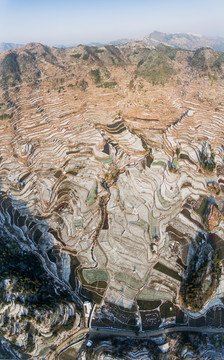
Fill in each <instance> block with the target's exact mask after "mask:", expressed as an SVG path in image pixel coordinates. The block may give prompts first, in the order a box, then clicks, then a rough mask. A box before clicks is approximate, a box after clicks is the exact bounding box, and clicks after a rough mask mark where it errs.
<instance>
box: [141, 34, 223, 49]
mask: <svg viewBox="0 0 224 360" xmlns="http://www.w3.org/2000/svg"><path fill="white" fill-rule="evenodd" d="M143 41H144V43H146V44H147V45H149V46H157V45H158V44H161V43H162V44H165V45H169V46H172V47H174V48H181V49H186V50H196V49H199V48H201V47H210V48H212V49H214V50H217V51H224V38H219V37H206V36H202V35H197V34H186V33H176V34H167V33H162V32H159V31H154V32H152V33H151V34H150V35H148V36H146V37H145V38H144V39H143Z"/></svg>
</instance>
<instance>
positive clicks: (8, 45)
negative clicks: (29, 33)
mask: <svg viewBox="0 0 224 360" xmlns="http://www.w3.org/2000/svg"><path fill="white" fill-rule="evenodd" d="M20 46H23V44H14V43H4V42H2V43H0V54H1V53H3V52H4V51H6V50H9V49H14V48H17V47H20Z"/></svg>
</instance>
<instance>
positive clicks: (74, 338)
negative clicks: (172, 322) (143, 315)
mask: <svg viewBox="0 0 224 360" xmlns="http://www.w3.org/2000/svg"><path fill="white" fill-rule="evenodd" d="M172 332H197V333H206V334H224V328H209V327H190V326H188V327H187V326H174V327H170V328H161V329H157V330H147V331H142V332H134V331H131V330H117V329H110V328H83V329H80V330H79V331H77V332H76V333H74V334H73V335H71V336H70V337H69V338H68V339H66V340H65V341H64V342H62V343H61V344H60V345H59V346H58V347H57V349H56V350H55V351H54V352H53V353H52V354H51V355H50V357H49V360H59V359H60V355H61V354H62V353H63V352H64V351H66V350H67V349H68V348H69V347H71V346H73V345H75V344H77V343H78V342H80V341H82V340H84V339H85V338H86V336H87V334H88V336H89V338H90V339H91V338H93V337H94V336H99V337H100V336H102V337H105V336H119V337H130V338H135V339H148V338H152V337H154V336H161V335H165V334H170V333H172Z"/></svg>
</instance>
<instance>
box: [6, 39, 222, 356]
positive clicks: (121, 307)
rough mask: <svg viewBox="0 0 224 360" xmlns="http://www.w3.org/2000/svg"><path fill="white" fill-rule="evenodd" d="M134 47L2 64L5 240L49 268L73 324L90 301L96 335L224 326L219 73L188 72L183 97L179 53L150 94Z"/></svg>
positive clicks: (27, 54) (39, 51)
mask: <svg viewBox="0 0 224 360" xmlns="http://www.w3.org/2000/svg"><path fill="white" fill-rule="evenodd" d="M133 46H134V45H133ZM135 46H136V47H137V50H138V51H139V54H141V52H142V53H143V50H142V46H141V45H140V44H137V45H136V44H135ZM129 47H130V45H127V46H126V48H125V47H124V48H120V49H117V48H115V47H106V48H105V49H104V51H103V52H96V49H95V48H88V47H80V48H75V49H68V50H57V49H51V50H50V49H49V48H46V47H43V46H42V45H40V44H36V45H35V44H29V45H27V47H25V48H22V49H21V50H15V53H14V52H8V53H6V54H3V55H1V58H0V61H1V64H0V70H1V72H0V75H1V78H2V81H3V80H4V82H2V86H1V94H0V95H1V104H0V116H1V120H0V156H1V159H0V161H1V163H0V164H1V166H0V191H1V199H0V208H1V217H0V221H1V228H5V229H6V230H4V231H5V232H6V233H7V236H8V237H9V238H13V239H14V241H15V242H16V243H17V244H18V246H19V249H20V251H21V253H23V252H25V254H26V253H29V254H34V255H35V257H36V258H38V261H39V262H40V263H41V264H42V265H41V266H42V271H43V272H45V273H46V274H48V276H49V277H50V278H51V281H52V284H54V285H52V287H55V294H54V295H53V294H52V295H51V296H52V297H54V296H56V297H57V296H58V298H57V304H56V306H58V307H59V309H60V312H61V314H62V315H61V317H63V316H64V320H63V321H64V322H63V321H62V322H61V324H62V323H63V324H64V325H65V326H66V321H67V320H68V318H69V316H71V318H72V319H73V320H75V319H74V318H73V317H74V316H75V312H76V311H77V312H80V315H81V319H82V321H84V319H83V312H82V307H83V302H84V301H90V302H91V304H92V305H91V306H92V310H91V312H90V314H88V316H87V319H86V321H87V323H88V326H92V327H101V326H102V327H108V326H109V327H116V328H119V329H127V328H129V329H133V330H135V331H137V330H139V329H140V330H146V329H153V328H158V327H159V326H160V327H161V326H165V325H170V324H175V323H178V324H184V325H186V326H187V325H188V324H192V323H194V324H196V325H195V326H204V325H205V323H206V324H208V325H211V326H224V323H223V320H222V318H223V311H224V305H223V298H224V287H223V280H224V277H223V276H224V275H223V257H224V252H223V248H224V246H223V245H224V243H223V241H224V240H223V239H224V220H223V215H224V201H223V191H224V186H223V184H224V147H223V143H224V104H223V102H222V100H221V99H222V95H223V85H222V81H221V80H220V79H221V78H220V77H221V75H220V74H218V73H217V74H216V75H217V79H216V82H215V80H214V79H213V80H214V81H213V82H212V81H211V77H209V76H208V74H201V73H200V74H199V73H196V72H195V73H193V75H192V74H191V71H190V70H189V69H188V67H187V66H186V69H188V70H186V69H185V68H180V69H179V74H183V73H184V72H187V71H188V72H187V74H185V78H186V79H187V80H186V83H185V84H184V85H183V84H181V85H180V84H179V83H178V76H177V75H175V74H176V73H175V72H176V71H177V69H178V64H179V60H180V59H182V58H183V59H184V61H185V62H186V61H187V57H186V56H185V53H184V52H182V51H181V50H180V51H179V53H178V54H177V55H176V56H177V58H176V60H173V61H174V63H173V66H174V68H175V69H176V70H175V72H173V78H172V79H171V80H166V82H167V83H166V82H165V83H164V84H155V83H153V84H152V83H150V80H149V78H147V79H145V77H144V74H145V70H144V74H142V73H141V72H140V67H141V64H140V65H139V61H140V59H139V57H136V58H134V51H137V50H136V48H135V47H134V48H132V49H131V48H129ZM147 51H150V50H149V49H148V50H147ZM206 51H207V50H206ZM214 53H215V55H214V54H213V55H214V56H216V55H217V53H216V52H214ZM12 54H14V56H13V57H12ZM79 54H81V55H80V56H79ZM96 54H97V55H96ZM85 55H86V56H85ZM87 55H88V56H87ZM135 55H136V54H135ZM188 55H189V56H193V54H192V53H190V54H188ZM84 56H85V58H84ZM139 56H140V55H139ZM33 57H35V61H33V62H32V61H31V60H30V59H31V58H32V59H33ZM111 57H113V59H114V62H115V63H113V61H112V60H111ZM26 58H28V60H29V61H28V60H26ZM80 59H82V62H81V60H80ZM85 59H86V60H85ZM133 59H134V60H133ZM178 59H179V60H178ZM145 61H146V60H145ZM147 61H149V59H148V60H147ZM169 61H171V60H169ZM16 64H17V65H18V66H17V65H16ZM6 65H7V66H6ZM28 65H29V66H30V67H28ZM7 67H9V70H10V71H9V75H7V76H6V70H7ZM136 69H138V71H137V70H136ZM38 71H39V72H40V74H39V73H38ZM136 71H137V72H136ZM195 71H196V70H195ZM197 71H198V70H197ZM136 74H137V75H136ZM134 75H135V77H134ZM191 76H192V78H191ZM199 77H200V79H199ZM132 80H133V82H132V83H131V84H130V82H131V81H132ZM199 80H200V81H199ZM169 81H170V82H169ZM202 81H203V82H204V86H203V87H202V90H200V89H201V82H202ZM108 83H109V84H111V83H113V86H112V85H108ZM133 83H134V84H135V85H133ZM174 83H175V84H174ZM106 84H107V85H106ZM178 84H179V85H178ZM199 85H200V87H199ZM133 86H134V89H133V88H132V87H133ZM216 93H217V94H218V95H217V98H216ZM181 94H182V95H181ZM196 94H197V95H196ZM6 233H4V234H3V233H2V236H3V235H4V236H6ZM10 271H11V270H10ZM10 274H11V273H8V275H9V280H10V279H11V278H10V276H11V275H10ZM4 281H5V280H4ZM10 281H11V280H10ZM1 286H2V288H4V289H6V293H7V291H11V290H9V289H10V286H8V288H7V285H6V284H5V283H4V285H3V283H2V285H1ZM7 289H8V290H7ZM13 291H14V292H15V298H16V299H17V300H18V299H19V290H18V289H17V290H13ZM62 291H64V292H65V293H66V294H67V295H66V296H68V298H66V296H65V298H66V301H67V303H66V304H64V302H63V300H62V299H61V296H59V295H60V294H61V293H62ZM5 296H6V295H5ZM197 299H199V300H197ZM17 300H16V301H17ZM13 301H14V300H12V303H11V305H10V306H8V310H7V316H8V317H12V316H15V315H16V316H18V320H19V319H21V315H22V314H24V312H25V313H26V310H24V309H25V305H26V304H25V303H23V300H21V297H20V302H21V301H22V305H20V306H19V305H18V306H17V305H16V302H15V303H14V302H13ZM18 302H19V300H18ZM62 304H63V305H62ZM71 304H73V305H71ZM42 305H43V304H42ZM29 306H33V305H32V304H31V305H30V304H29ZM71 306H73V310H72V311H70V315H69V316H67V315H68V313H69V310H68V309H69V308H70V307H71ZM214 306H215V307H214ZM41 309H42V310H43V308H41ZM74 309H75V310H74ZM5 310H6V308H5V307H4V306H3V307H2V308H1V309H0V314H1V321H2V324H3V323H4V317H5ZM42 310H40V311H42ZM38 311H39V310H38ZM43 311H44V310H43ZM216 311H218V313H219V318H220V319H221V320H220V321H219V322H218V323H217V324H218V325H217V324H216V321H215V320H214V318H216V316H215V315H214V312H216ZM35 314H36V315H35V316H36V318H35V320H34V321H35V326H36V328H37V329H39V330H40V329H41V326H42V325H41V324H39V325H37V317H38V316H39V315H38V314H37V313H35ZM63 314H64V315H63ZM66 314H67V315H66ZM76 315H77V314H76ZM39 321H40V320H39ZM41 321H42V320H41ZM71 321H72V320H71ZM55 324H56V325H57V324H58V322H57V321H55ZM201 324H202V325H201ZM76 326H77V324H76ZM80 326H82V323H80ZM191 326H192V325H191ZM71 327H72V326H71ZM56 330H57V329H56ZM41 331H42V330H41ZM18 332H19V334H20V335H21V334H22V333H23V330H22V329H21V331H20V330H19V331H18ZM6 334H7V330H6ZM16 334H17V333H16V330H15V329H14V332H12V333H11V335H10V334H8V335H7V336H8V338H9V339H11V338H12V336H14V337H15V338H16ZM32 336H34V335H32ZM21 339H22V335H21ZM16 341H17V340H16ZM58 341H59V338H57V340H55V343H57V342H58ZM20 343H21V342H20ZM36 351H37V350H36ZM48 351H49V350H48ZM36 354H37V355H36ZM33 356H39V355H38V352H37V353H35V350H33ZM136 356H137V355H136ZM142 356H143V355H142Z"/></svg>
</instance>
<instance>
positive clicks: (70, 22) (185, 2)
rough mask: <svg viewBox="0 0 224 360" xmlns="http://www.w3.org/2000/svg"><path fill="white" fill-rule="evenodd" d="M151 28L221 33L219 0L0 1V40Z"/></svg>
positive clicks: (127, 34)
mask: <svg viewBox="0 0 224 360" xmlns="http://www.w3.org/2000/svg"><path fill="white" fill-rule="evenodd" d="M153 30H158V31H162V32H190V33H199V34H203V35H208V36H222V37H224V0H213V1H208V0H148V1H146V0H138V1H133V0H113V1H108V0H80V1H77V0H73V1H72V0H64V1H63V0H60V1H59V0H0V42H3V41H4V42H14V43H27V42H30V41H37V42H42V43H45V44H49V45H54V44H64V45H71V44H79V43H89V42H108V41H112V40H116V39H121V38H141V37H144V36H145V35H147V34H149V33H150V32H152V31H153Z"/></svg>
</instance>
